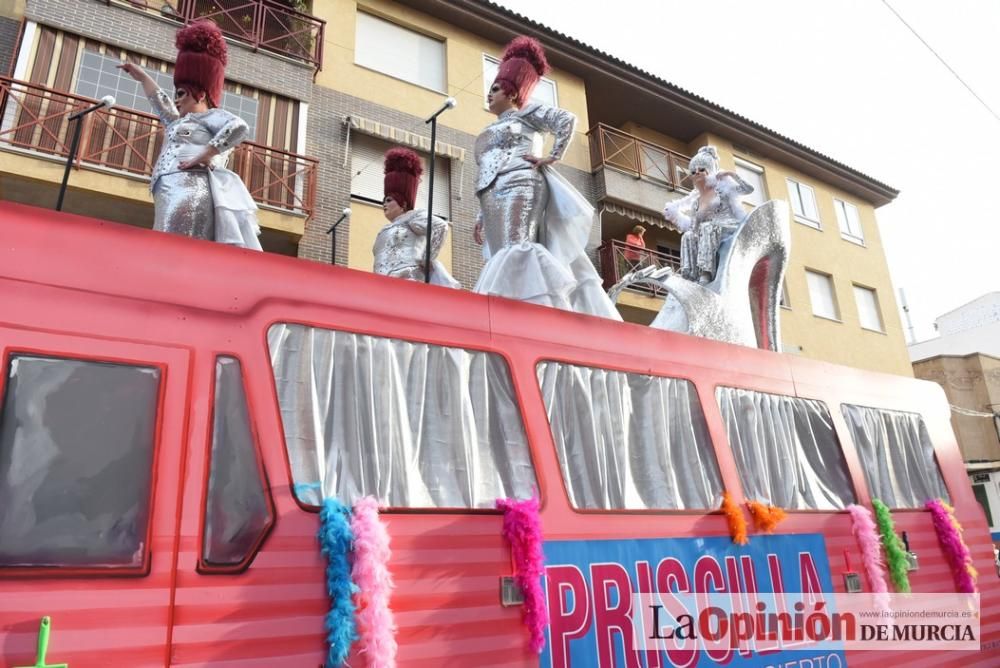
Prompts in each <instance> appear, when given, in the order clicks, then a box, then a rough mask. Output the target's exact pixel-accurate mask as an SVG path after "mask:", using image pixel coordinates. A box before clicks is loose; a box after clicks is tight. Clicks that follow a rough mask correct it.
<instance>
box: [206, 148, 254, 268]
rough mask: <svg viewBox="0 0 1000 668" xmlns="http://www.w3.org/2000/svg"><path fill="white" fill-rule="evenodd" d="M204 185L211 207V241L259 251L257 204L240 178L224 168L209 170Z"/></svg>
mask: <svg viewBox="0 0 1000 668" xmlns="http://www.w3.org/2000/svg"><path fill="white" fill-rule="evenodd" d="M208 182H209V186H210V187H211V189H212V202H213V204H214V206H215V240H216V241H217V242H219V243H222V244H230V245H232V246H240V247H242V248H249V249H250V250H263V249H262V248H261V246H260V241H259V240H258V239H257V236H258V235H259V234H260V225H259V224H258V222H257V203H256V202H254V201H253V197H251V196H250V191H248V190H247V187H246V185H245V184H244V183H243V179H241V178H240V177H239V175H238V174H236V173H235V172H231V171H229V170H228V169H220V168H217V169H211V170H209V171H208Z"/></svg>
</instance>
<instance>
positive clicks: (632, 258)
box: [597, 239, 681, 297]
mask: <svg viewBox="0 0 1000 668" xmlns="http://www.w3.org/2000/svg"><path fill="white" fill-rule="evenodd" d="M597 251H598V254H599V256H600V259H601V277H602V278H603V279H604V289H605V290H607V289H608V288H610V287H611V286H612V285H614V284H615V283H617V282H618V281H620V280H621V279H622V277H623V276H625V274H627V273H629V272H630V271H635V270H636V269H643V268H645V267H657V268H660V267H670V268H671V269H673V270H674V271H676V272H679V271H680V269H681V259H680V253H679V252H677V253H664V252H662V251H656V250H651V249H649V248H643V247H641V246H633V245H632V244H627V243H625V242H624V241H619V240H617V239H608V240H607V241H605V242H604V243H603V244H602V245H601V247H600V248H598V249H597ZM626 289H627V290H631V291H633V292H642V293H644V294H647V295H652V296H654V297H664V296H666V291H664V290H662V289H659V288H653V287H649V286H647V285H645V284H639V285H633V286H630V287H628V288H626Z"/></svg>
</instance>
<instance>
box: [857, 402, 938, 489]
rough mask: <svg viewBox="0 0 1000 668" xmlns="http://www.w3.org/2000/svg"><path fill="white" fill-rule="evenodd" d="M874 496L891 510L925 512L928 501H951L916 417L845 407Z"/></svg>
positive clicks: (924, 432)
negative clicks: (921, 510)
mask: <svg viewBox="0 0 1000 668" xmlns="http://www.w3.org/2000/svg"><path fill="white" fill-rule="evenodd" d="M841 411H842V412H843V413H844V420H846V421H847V426H848V427H849V428H850V430H851V438H852V439H854V445H855V447H857V449H858V455H859V456H860V457H861V463H862V464H863V465H864V469H865V481H866V482H867V483H868V489H869V490H871V494H872V496H873V497H875V498H877V499H879V500H880V501H882V502H883V503H885V504H886V505H887V506H889V507H890V508H921V507H923V505H924V502H925V501H927V500H928V499H932V498H937V497H941V498H943V499H948V490H947V488H946V487H945V485H944V480H943V479H942V478H941V469H939V468H938V464H937V460H936V459H935V458H934V445H933V444H932V443H931V439H930V435H929V434H928V433H927V427H926V426H925V425H924V421H923V419H921V417H920V416H919V415H916V414H914V413H901V412H898V411H885V410H879V409H877V408H866V407H864V406H853V405H851V404H843V405H842V406H841Z"/></svg>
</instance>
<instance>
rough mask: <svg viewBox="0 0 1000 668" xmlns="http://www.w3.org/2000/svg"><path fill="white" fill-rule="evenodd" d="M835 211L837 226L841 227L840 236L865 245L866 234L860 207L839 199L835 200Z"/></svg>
mask: <svg viewBox="0 0 1000 668" xmlns="http://www.w3.org/2000/svg"><path fill="white" fill-rule="evenodd" d="M833 210H834V211H836V212H837V224H838V225H840V236H842V237H844V238H845V239H847V240H848V241H853V242H855V243H859V244H863V243H864V242H865V233H864V230H862V229H861V218H860V217H859V216H858V207H856V206H854V205H853V204H848V203H847V202H845V201H843V200H839V199H835V200H833Z"/></svg>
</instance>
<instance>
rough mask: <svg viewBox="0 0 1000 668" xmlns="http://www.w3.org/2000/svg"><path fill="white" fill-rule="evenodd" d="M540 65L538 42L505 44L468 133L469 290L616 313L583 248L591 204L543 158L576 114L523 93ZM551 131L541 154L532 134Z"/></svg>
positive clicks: (565, 142)
mask: <svg viewBox="0 0 1000 668" xmlns="http://www.w3.org/2000/svg"><path fill="white" fill-rule="evenodd" d="M548 69H549V66H548V63H547V62H546V60H545V52H544V51H543V50H542V47H541V45H540V44H539V43H538V42H537V41H535V40H534V39H532V38H530V37H517V38H515V39H514V40H513V41H512V42H511V43H510V44H508V45H507V48H506V50H505V51H504V54H503V59H502V60H501V62H500V68H499V71H498V72H497V77H496V80H495V81H494V82H493V85H492V87H491V88H490V91H489V95H488V96H487V101H488V103H489V109H490V111H491V112H492V113H494V114H496V116H497V120H496V121H494V122H493V123H492V124H491V125H489V126H488V127H487V128H486V129H485V130H483V132H482V133H481V134H480V135H479V137H478V138H477V139H476V146H475V156H476V164H477V165H478V167H479V172H478V175H477V178H476V195H477V196H478V197H479V207H480V213H479V221H478V222H477V223H476V228H475V233H474V234H475V239H476V242H477V243H481V244H484V255H485V256H486V258H487V262H486V266H485V267H483V271H482V274H480V276H479V281H478V282H477V283H476V287H475V291H476V292H479V293H483V294H491V295H499V296H501V297H508V298H510V299H520V300H523V301H528V302H532V303H535V304H543V305H546V306H554V307H556V308H561V309H565V310H568V311H578V312H581V313H589V314H591V315H599V316H604V317H606V318H612V319H614V320H621V316H620V315H619V314H618V311H617V309H615V307H614V304H612V303H611V300H610V299H608V296H607V295H606V294H605V293H604V290H603V289H602V287H601V279H600V277H599V276H598V275H597V272H596V271H595V270H594V266H593V265H592V264H591V262H590V259H589V258H588V257H587V254H586V243H587V238H588V236H589V234H590V229H591V227H592V225H593V221H594V209H593V207H591V206H590V203H589V202H587V200H585V199H584V198H583V196H582V195H580V193H579V192H577V191H576V189H574V188H573V186H571V185H570V184H569V182H568V181H566V179H564V178H563V177H562V176H560V175H559V174H558V173H557V172H556V171H555V170H554V169H553V168H552V167H550V165H551V164H552V163H554V162H556V161H557V160H559V159H560V158H562V156H563V154H564V153H565V152H566V148H567V147H568V146H569V143H570V140H571V139H572V138H573V130H574V128H575V126H576V117H575V116H574V115H573V114H571V113H569V112H568V111H564V110H563V109H556V108H553V107H548V106H545V105H543V104H539V103H537V102H531V101H529V97H530V96H531V91H532V90H533V89H534V87H535V84H537V83H538V80H539V78H540V77H541V76H542V75H543V74H545V73H546V72H547V71H548ZM543 133H549V134H552V135H554V137H555V141H554V143H553V146H552V151H551V152H550V153H549V155H548V156H546V157H541V148H542V139H543V137H542V135H543Z"/></svg>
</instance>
